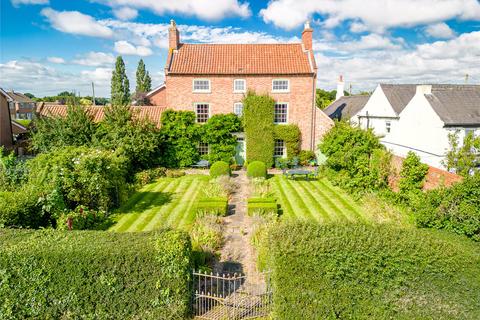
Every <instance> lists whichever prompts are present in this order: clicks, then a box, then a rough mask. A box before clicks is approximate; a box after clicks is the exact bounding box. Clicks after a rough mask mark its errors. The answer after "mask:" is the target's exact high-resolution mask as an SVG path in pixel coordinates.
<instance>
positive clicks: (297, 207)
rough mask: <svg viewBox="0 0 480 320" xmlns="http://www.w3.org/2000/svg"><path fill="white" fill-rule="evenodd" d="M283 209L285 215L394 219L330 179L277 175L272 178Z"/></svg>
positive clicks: (316, 218) (325, 219) (320, 218)
mask: <svg viewBox="0 0 480 320" xmlns="http://www.w3.org/2000/svg"><path fill="white" fill-rule="evenodd" d="M270 181H271V184H272V186H273V190H274V191H275V193H276V196H277V199H278V200H279V203H280V206H281V208H282V210H283V216H282V217H283V218H284V219H292V218H293V219H298V220H311V221H317V222H320V223H323V222H335V221H351V222H366V223H369V222H373V221H380V220H381V221H385V220H390V219H389V218H388V217H378V216H377V214H376V213H375V214H373V213H371V212H370V211H369V210H365V208H362V206H360V205H359V204H357V203H356V202H355V201H354V200H353V199H352V198H351V197H350V196H349V195H348V194H346V193H345V192H344V191H343V190H341V189H339V188H337V187H335V186H333V185H332V184H331V183H330V182H329V181H328V180H327V179H320V180H312V181H305V180H300V179H299V180H292V179H287V178H285V177H284V176H281V175H277V176H275V177H273V178H271V179H270Z"/></svg>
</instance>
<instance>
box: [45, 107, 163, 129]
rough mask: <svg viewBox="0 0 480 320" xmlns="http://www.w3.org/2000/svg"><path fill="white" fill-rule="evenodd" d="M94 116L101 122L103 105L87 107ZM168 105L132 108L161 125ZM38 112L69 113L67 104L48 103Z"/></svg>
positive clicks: (59, 114)
mask: <svg viewBox="0 0 480 320" xmlns="http://www.w3.org/2000/svg"><path fill="white" fill-rule="evenodd" d="M85 108H86V109H87V111H88V113H90V114H91V115H92V117H93V121H94V122H100V121H102V120H103V118H104V117H105V114H104V110H105V107H103V106H87V107H85ZM166 109H167V108H166V107H159V106H132V107H131V110H132V112H133V113H134V115H137V116H138V117H139V119H149V120H150V121H152V122H153V123H155V124H156V125H157V127H160V124H161V122H160V120H161V117H162V112H163V111H165V110H166ZM38 113H39V115H40V116H43V117H49V116H60V117H64V116H66V114H67V106H66V105H48V104H45V105H43V106H40V107H39V108H38Z"/></svg>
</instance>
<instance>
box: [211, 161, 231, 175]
mask: <svg viewBox="0 0 480 320" xmlns="http://www.w3.org/2000/svg"><path fill="white" fill-rule="evenodd" d="M230 173H231V171H230V166H229V165H228V163H226V162H225V161H217V162H215V163H214V164H212V166H211V167H210V176H211V177H212V178H216V177H220V176H230Z"/></svg>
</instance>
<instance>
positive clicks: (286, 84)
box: [272, 79, 290, 92]
mask: <svg viewBox="0 0 480 320" xmlns="http://www.w3.org/2000/svg"><path fill="white" fill-rule="evenodd" d="M289 91H290V81H289V80H287V79H274V80H273V81H272V92H289Z"/></svg>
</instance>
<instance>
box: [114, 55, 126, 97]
mask: <svg viewBox="0 0 480 320" xmlns="http://www.w3.org/2000/svg"><path fill="white" fill-rule="evenodd" d="M111 86H112V90H111V101H112V104H113V105H126V104H128V103H129V102H130V82H129V81H128V78H127V74H126V72H125V63H124V62H123V59H122V56H118V57H117V61H116V62H115V70H113V72H112V83H111Z"/></svg>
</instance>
